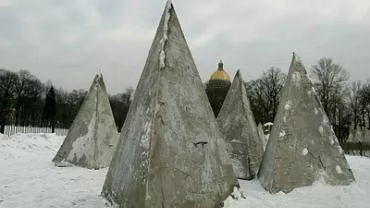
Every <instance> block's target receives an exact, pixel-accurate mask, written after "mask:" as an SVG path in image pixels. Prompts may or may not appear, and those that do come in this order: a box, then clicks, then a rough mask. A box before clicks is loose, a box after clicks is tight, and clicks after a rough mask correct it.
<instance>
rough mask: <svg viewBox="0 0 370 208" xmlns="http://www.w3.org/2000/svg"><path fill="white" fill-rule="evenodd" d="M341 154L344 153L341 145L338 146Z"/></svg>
mask: <svg viewBox="0 0 370 208" xmlns="http://www.w3.org/2000/svg"><path fill="white" fill-rule="evenodd" d="M337 148H338V152H339V154H343V153H344V151H343V149H342V147H341V146H340V145H338V146H337Z"/></svg>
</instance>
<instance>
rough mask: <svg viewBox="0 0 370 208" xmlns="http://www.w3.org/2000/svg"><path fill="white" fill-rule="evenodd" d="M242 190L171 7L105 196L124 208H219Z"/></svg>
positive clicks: (163, 20) (141, 83)
mask: <svg viewBox="0 0 370 208" xmlns="http://www.w3.org/2000/svg"><path fill="white" fill-rule="evenodd" d="M236 183H237V181H236V178H235V176H234V172H233V169H232V165H231V161H230V159H229V158H228V155H227V152H226V147H225V142H224V140H223V136H222V134H221V132H219V130H218V126H217V122H216V119H215V117H214V115H213V112H212V110H211V106H210V104H209V102H208V100H207V96H206V94H205V91H204V87H203V84H202V81H201V79H200V77H199V74H198V71H197V69H196V66H195V64H194V61H193V59H192V56H191V53H190V50H189V48H188V46H187V43H186V41H185V37H184V35H183V32H182V30H181V27H180V24H179V22H178V19H177V16H176V13H175V10H174V8H173V6H172V4H171V3H167V6H166V9H165V11H164V14H163V15H162V18H161V21H160V24H159V26H158V29H157V33H156V36H155V38H154V41H153V43H152V46H151V49H150V51H149V55H148V58H147V61H146V64H145V67H144V70H143V72H142V75H141V78H140V81H139V84H138V86H137V88H136V92H135V96H134V100H133V102H132V104H131V106H130V110H129V112H128V116H127V119H126V121H125V124H124V126H123V128H122V131H121V140H120V142H119V144H118V147H117V151H116V153H115V156H114V159H113V160H112V163H111V165H110V168H109V171H108V174H107V177H106V180H105V184H104V187H103V191H102V195H103V196H104V197H105V198H107V199H108V200H109V201H111V202H112V203H113V204H116V205H117V206H119V207H122V208H173V207H177V208H215V207H219V206H220V202H221V201H223V200H224V199H226V198H227V197H228V195H229V194H230V193H231V192H232V191H233V187H234V186H235V185H236Z"/></svg>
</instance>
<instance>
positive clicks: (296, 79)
mask: <svg viewBox="0 0 370 208" xmlns="http://www.w3.org/2000/svg"><path fill="white" fill-rule="evenodd" d="M292 80H293V82H294V85H295V86H296V87H299V86H301V74H300V73H299V72H294V73H293V74H292Z"/></svg>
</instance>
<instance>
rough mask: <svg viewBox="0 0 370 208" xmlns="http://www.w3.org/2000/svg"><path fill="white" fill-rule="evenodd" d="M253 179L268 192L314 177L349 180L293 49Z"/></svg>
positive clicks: (308, 182)
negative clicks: (286, 74) (268, 136)
mask: <svg viewBox="0 0 370 208" xmlns="http://www.w3.org/2000/svg"><path fill="white" fill-rule="evenodd" d="M259 179H260V182H261V184H262V186H263V187H264V188H265V189H266V190H268V191H269V192H271V193H276V192H279V191H283V192H285V193H287V192H290V191H292V190H293V189H294V188H296V187H301V186H308V185H311V184H312V183H313V182H314V181H316V180H324V181H325V182H326V183H328V184H331V185H347V184H349V183H351V182H352V181H354V177H353V174H352V171H351V169H350V167H349V166H348V163H347V161H346V158H345V157H344V153H343V150H342V148H341V147H340V145H339V143H338V139H337V138H336V136H335V134H334V131H333V129H332V126H331V124H330V122H329V120H328V118H327V116H326V114H325V112H324V110H323V108H322V106H321V104H320V102H319V99H318V97H317V95H316V92H315V89H314V88H313V86H312V83H311V82H310V80H309V79H308V77H307V72H306V70H305V68H304V66H303V65H302V63H301V61H300V60H299V59H298V57H297V56H296V55H295V54H293V59H292V62H291V65H290V69H289V73H288V78H287V81H286V83H285V86H284V88H283V90H282V96H281V100H280V104H279V107H278V112H277V115H276V118H275V122H274V126H273V127H272V131H271V135H270V138H269V141H268V144H267V147H266V151H265V153H264V156H263V161H262V164H261V169H260V172H259Z"/></svg>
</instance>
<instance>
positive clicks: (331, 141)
mask: <svg viewBox="0 0 370 208" xmlns="http://www.w3.org/2000/svg"><path fill="white" fill-rule="evenodd" d="M329 142H330V144H331V145H333V144H334V143H335V142H334V138H333V136H332V135H330V136H329Z"/></svg>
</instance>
